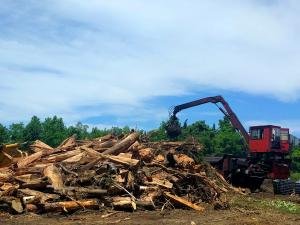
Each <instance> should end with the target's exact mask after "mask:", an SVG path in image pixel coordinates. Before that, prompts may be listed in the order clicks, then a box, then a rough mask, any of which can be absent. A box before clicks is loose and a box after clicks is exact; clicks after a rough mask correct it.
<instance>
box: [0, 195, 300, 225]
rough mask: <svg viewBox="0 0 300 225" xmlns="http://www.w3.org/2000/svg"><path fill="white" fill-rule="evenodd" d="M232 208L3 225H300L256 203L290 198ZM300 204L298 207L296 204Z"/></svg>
mask: <svg viewBox="0 0 300 225" xmlns="http://www.w3.org/2000/svg"><path fill="white" fill-rule="evenodd" d="M232 199H233V200H232V201H231V207H230V209H228V210H220V211H217V210H214V209H210V208H208V209H207V210H206V211H205V212H204V213H198V212H196V211H192V210H164V211H163V212H161V211H139V212H134V213H131V212H114V214H113V215H111V216H109V217H106V218H103V217H102V215H107V214H108V212H104V211H102V212H100V211H99V212H95V211H93V212H77V213H75V214H72V215H53V214H52V215H35V214H25V215H9V214H7V213H2V214H0V224H1V225H2V224H6V225H13V224H18V225H22V224H24V225H27V224H30V225H38V224H43V225H44V224H49V225H50V224H59V225H71V224H72V225H73V224H78V225H79V224H80V225H82V224H87V225H94V224H124V225H129V224H136V225H138V224H140V225H148V224H159V225H169V224H170V225H175V224H189V225H194V224H207V225H210V224H213V225H260V224H261V225H273V224H280V225H298V224H299V225H300V214H297V213H290V212H284V211H282V210H277V209H274V208H272V207H269V208H268V207H265V206H261V205H260V204H257V203H255V202H258V201H260V200H261V199H264V201H272V200H273V199H284V200H286V201H290V200H291V199H290V197H284V196H281V197H279V198H278V197H276V196H275V197H274V196H272V195H269V194H266V196H264V193H259V194H251V195H247V196H234V197H233V198H232ZM292 200H293V202H300V201H299V197H295V198H293V199H292ZM296 204H298V203H296Z"/></svg>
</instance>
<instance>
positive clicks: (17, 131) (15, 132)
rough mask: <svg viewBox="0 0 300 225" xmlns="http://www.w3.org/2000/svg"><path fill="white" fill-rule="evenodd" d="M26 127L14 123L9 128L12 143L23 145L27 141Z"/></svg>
mask: <svg viewBox="0 0 300 225" xmlns="http://www.w3.org/2000/svg"><path fill="white" fill-rule="evenodd" d="M24 131H25V127H24V124H23V123H13V124H11V125H10V126H9V136H10V141H11V142H18V143H22V142H24V140H25V137H24Z"/></svg>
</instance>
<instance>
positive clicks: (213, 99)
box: [171, 95, 249, 144]
mask: <svg viewBox="0 0 300 225" xmlns="http://www.w3.org/2000/svg"><path fill="white" fill-rule="evenodd" d="M206 103H214V104H216V105H217V103H221V104H222V105H223V107H224V108H221V107H219V106H218V105H217V106H218V108H219V109H220V111H221V112H222V113H224V115H225V116H227V117H228V118H229V120H230V122H231V124H232V126H233V127H234V128H235V129H237V130H238V131H239V132H240V133H241V135H242V136H243V137H244V139H245V141H246V143H247V144H248V143H249V134H248V132H247V131H246V129H245V128H244V127H243V125H242V123H241V122H240V120H239V119H238V117H237V116H236V114H235V113H234V112H233V110H232V109H231V108H230V106H229V104H228V103H227V102H226V101H225V99H224V98H223V97H222V96H220V95H218V96H214V97H207V98H202V99H198V100H196V101H192V102H187V103H184V104H181V105H177V106H175V107H174V109H173V111H172V112H171V118H172V120H173V121H174V119H176V118H177V117H176V114H177V113H178V112H180V111H181V110H184V109H188V108H191V107H194V106H198V105H202V104H206Z"/></svg>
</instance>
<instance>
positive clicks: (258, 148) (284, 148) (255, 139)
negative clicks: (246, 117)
mask: <svg viewBox="0 0 300 225" xmlns="http://www.w3.org/2000/svg"><path fill="white" fill-rule="evenodd" d="M249 150H250V153H268V152H278V153H288V151H289V129H287V128H281V127H278V126H273V125H266V126H253V127H250V140H249Z"/></svg>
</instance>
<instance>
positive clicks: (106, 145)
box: [96, 140, 117, 148]
mask: <svg viewBox="0 0 300 225" xmlns="http://www.w3.org/2000/svg"><path fill="white" fill-rule="evenodd" d="M116 143H117V141H116V140H108V141H105V142H103V143H100V144H98V145H96V147H97V148H111V147H112V146H114V145H115V144H116Z"/></svg>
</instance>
